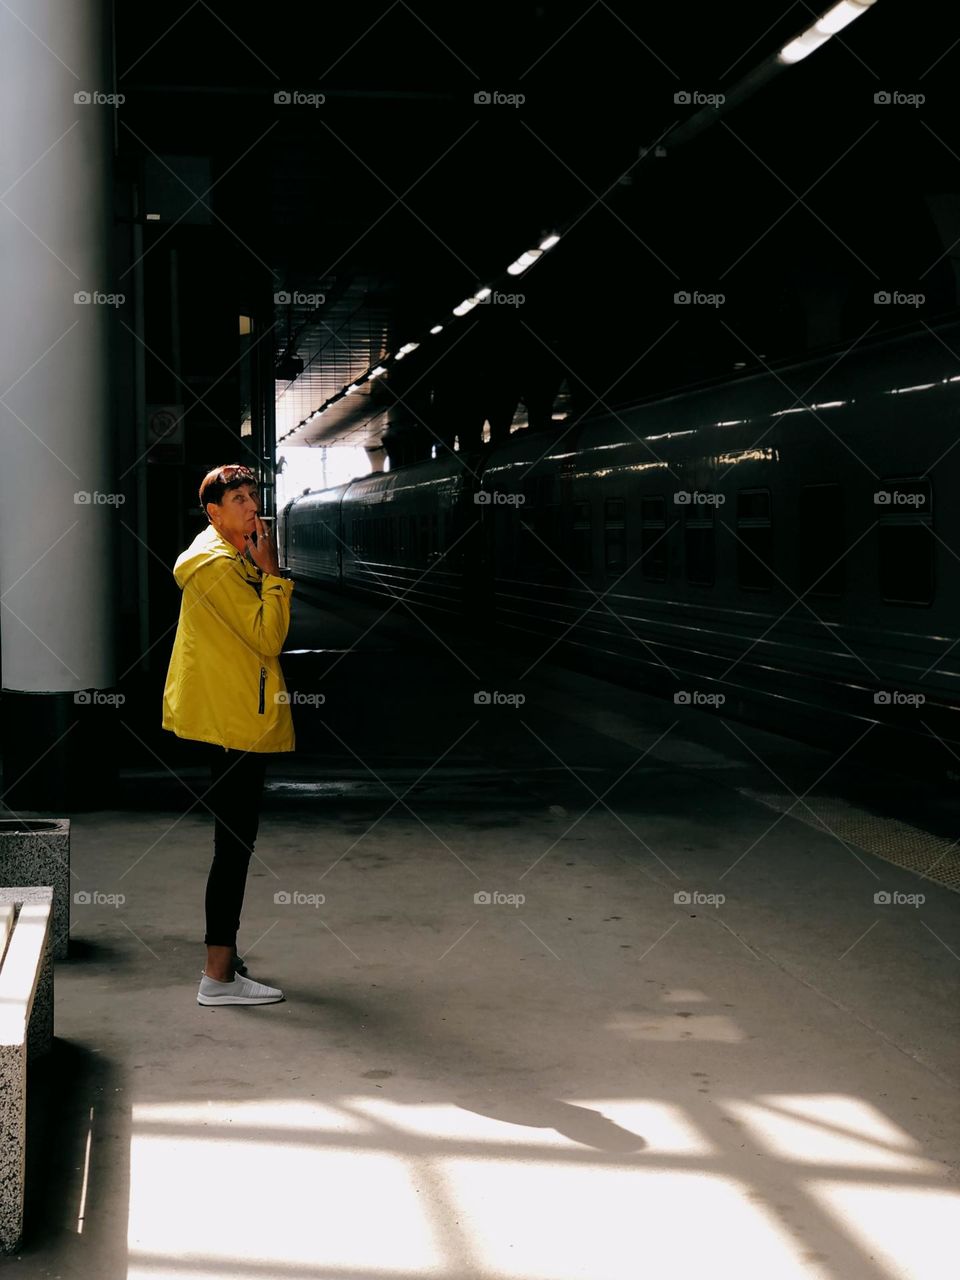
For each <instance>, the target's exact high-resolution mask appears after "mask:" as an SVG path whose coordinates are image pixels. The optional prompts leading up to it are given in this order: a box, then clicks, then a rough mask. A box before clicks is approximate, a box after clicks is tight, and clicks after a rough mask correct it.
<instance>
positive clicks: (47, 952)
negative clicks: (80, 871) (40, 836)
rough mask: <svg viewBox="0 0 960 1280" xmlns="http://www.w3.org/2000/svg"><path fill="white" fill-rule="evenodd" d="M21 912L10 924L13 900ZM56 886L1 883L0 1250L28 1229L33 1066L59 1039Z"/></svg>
mask: <svg viewBox="0 0 960 1280" xmlns="http://www.w3.org/2000/svg"><path fill="white" fill-rule="evenodd" d="M11 905H12V906H13V908H14V911H15V913H16V915H15V918H14V920H13V921H12V928H11V927H6V926H8V925H9V924H10V920H9V915H10V913H9V910H8V908H9V906H11ZM53 907H54V891H53V890H52V889H51V888H49V887H48V886H27V887H24V888H16V889H0V922H2V925H3V926H4V927H3V928H0V936H2V938H3V944H4V951H3V956H2V960H0V1251H3V1252H5V1253H10V1252H12V1251H14V1250H15V1249H16V1248H17V1247H18V1246H19V1243H20V1239H21V1236H22V1234H23V1202H24V1178H25V1157H26V1136H27V1135H26V1116H27V1068H28V1064H29V1063H30V1062H33V1061H34V1060H35V1059H36V1058H37V1057H39V1056H40V1055H41V1054H43V1053H47V1052H49V1050H50V1048H51V1047H52V1044H53V945H52V931H51V923H52V917H53Z"/></svg>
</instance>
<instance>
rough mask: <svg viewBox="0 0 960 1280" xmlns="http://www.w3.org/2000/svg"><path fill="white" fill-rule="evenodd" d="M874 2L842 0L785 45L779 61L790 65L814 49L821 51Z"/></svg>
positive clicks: (871, 0) (870, 0) (873, 0)
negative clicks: (820, 49) (823, 46)
mask: <svg viewBox="0 0 960 1280" xmlns="http://www.w3.org/2000/svg"><path fill="white" fill-rule="evenodd" d="M874 2H875V0H840V3H839V4H835V5H834V6H833V8H832V9H828V10H827V12H826V13H825V14H823V15H822V16H821V17H820V18H818V19H817V21H816V22H815V23H814V24H813V26H812V27H808V28H807V30H806V31H804V32H802V33H801V34H800V35H798V36H797V38H796V39H795V40H791V41H790V43H789V44H788V45H785V46H784V48H782V49H781V50H780V53H779V55H778V60H779V61H780V62H786V63H788V64H790V63H794V62H800V61H801V60H802V59H803V58H805V57H807V55H808V54H811V53H813V51H814V49H819V48H820V46H821V45H822V44H825V43H826V42H827V41H828V40H829V39H830V37H831V36H833V35H836V33H837V32H838V31H842V30H843V28H844V27H846V26H848V25H849V24H850V23H851V22H852V21H853V20H854V18H859V17H860V15H861V13H866V11H867V9H869V8H870V6H871V5H872V4H873V3H874Z"/></svg>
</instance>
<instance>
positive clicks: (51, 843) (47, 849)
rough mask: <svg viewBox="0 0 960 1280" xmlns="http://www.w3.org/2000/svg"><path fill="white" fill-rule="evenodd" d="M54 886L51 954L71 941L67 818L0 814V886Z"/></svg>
mask: <svg viewBox="0 0 960 1280" xmlns="http://www.w3.org/2000/svg"><path fill="white" fill-rule="evenodd" d="M30 885H48V886H49V887H50V888H52V889H53V921H52V925H51V928H52V932H53V958H54V960H66V958H67V949H68V946H69V941H70V819H69V818H0V886H10V887H13V888H20V887H24V886H30Z"/></svg>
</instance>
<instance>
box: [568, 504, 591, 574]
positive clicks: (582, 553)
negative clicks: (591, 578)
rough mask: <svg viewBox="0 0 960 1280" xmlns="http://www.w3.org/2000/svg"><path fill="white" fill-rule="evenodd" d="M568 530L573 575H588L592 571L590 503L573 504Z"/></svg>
mask: <svg viewBox="0 0 960 1280" xmlns="http://www.w3.org/2000/svg"><path fill="white" fill-rule="evenodd" d="M572 515H573V524H572V527H571V529H570V567H571V569H573V571H574V573H590V572H591V570H592V569H593V547H592V545H591V541H590V503H589V502H575V503H574V504H573V511H572Z"/></svg>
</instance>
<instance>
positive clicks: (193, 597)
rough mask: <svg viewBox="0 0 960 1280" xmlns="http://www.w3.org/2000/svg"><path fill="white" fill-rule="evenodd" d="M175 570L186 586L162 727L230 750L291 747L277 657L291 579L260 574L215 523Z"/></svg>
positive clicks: (284, 631)
mask: <svg viewBox="0 0 960 1280" xmlns="http://www.w3.org/2000/svg"><path fill="white" fill-rule="evenodd" d="M173 576H174V578H175V579H176V581H177V586H178V587H179V588H180V590H181V592H182V593H183V594H182V596H181V599H180V620H179V622H178V624H177V635H176V639H175V640H174V643H173V652H172V653H171V655H170V666H169V667H168V669H167V679H166V684H165V686H164V690H163V727H164V729H169V730H170V731H171V732H172V733H175V734H176V735H177V736H178V737H180V738H193V739H195V740H196V741H198V742H212V743H215V744H216V745H218V746H221V747H229V748H231V749H232V750H234V751H293V750H294V749H295V745H296V743H295V738H294V732H293V716H292V715H291V712H290V702H289V695H288V694H287V687H286V685H285V684H284V680H283V673H282V672H281V670H280V661H279V654H280V650H281V649H282V647H283V642H284V640H285V639H286V637H287V631H288V629H289V627H290V596H291V595H292V594H293V583H292V582H291V581H290V579H289V578H278V577H276V576H275V575H274V574H272V573H264V572H263V571H262V570H261V569H259V568H258V567H257V566H256V565H254V564H252V563H251V561H250V560H249V559H247V557H246V556H245V555H243V554H242V553H241V552H240V551H238V550H237V549H236V547H235V546H234V545H233V544H232V543H231V542H228V541H227V540H226V538H224V537H222V535H221V534H219V533H218V532H217V530H216V529H215V528H214V527H213V525H212V524H211V525H208V526H207V527H206V529H204V530H203V532H202V533H198V534H197V536H196V537H195V538H194V540H193V542H191V544H190V546H189V547H187V549H186V551H184V552H183V553H182V554H181V555H180V556H179V557H178V558H177V562H176V564H175V565H174V566H173ZM278 694H282V695H283V697H282V698H279V699H278V697H277V695H278Z"/></svg>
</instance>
